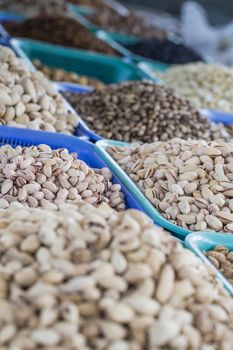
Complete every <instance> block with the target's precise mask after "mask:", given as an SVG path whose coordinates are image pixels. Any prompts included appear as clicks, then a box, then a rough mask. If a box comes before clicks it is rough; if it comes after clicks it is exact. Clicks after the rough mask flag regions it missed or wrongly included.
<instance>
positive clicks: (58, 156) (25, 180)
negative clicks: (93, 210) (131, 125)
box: [0, 145, 125, 210]
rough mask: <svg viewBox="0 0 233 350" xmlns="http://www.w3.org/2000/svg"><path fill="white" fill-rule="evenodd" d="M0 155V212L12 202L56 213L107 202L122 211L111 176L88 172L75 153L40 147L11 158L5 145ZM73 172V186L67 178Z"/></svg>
mask: <svg viewBox="0 0 233 350" xmlns="http://www.w3.org/2000/svg"><path fill="white" fill-rule="evenodd" d="M0 154H1V156H2V162H1V165H2V169H0V177H1V179H2V181H1V182H0V192H1V198H0V207H1V208H3V209H5V208H7V207H8V206H9V204H10V202H12V201H18V202H20V203H23V204H24V205H28V206H29V207H38V206H41V207H43V208H45V209H46V208H48V207H49V208H54V209H57V206H59V205H61V204H63V203H65V202H73V201H90V203H92V204H94V205H98V204H100V203H102V202H107V203H109V204H110V206H111V207H114V208H116V209H117V210H124V209H125V203H124V195H123V193H122V192H121V186H120V185H119V184H114V185H113V184H112V182H111V178H112V174H111V172H110V171H109V170H108V169H106V168H103V169H95V170H93V169H91V168H89V167H88V166H87V165H86V164H85V163H84V162H82V161H80V160H78V159H77V158H76V157H77V155H76V154H75V153H71V154H69V152H68V151H67V150H65V149H57V150H51V148H50V147H49V146H47V145H39V146H31V147H24V148H20V149H19V150H18V151H17V152H15V154H14V149H13V148H12V147H11V146H9V145H5V146H2V147H0ZM25 155H26V159H25ZM64 158H65V159H64ZM73 172H75V174H76V175H77V181H75V184H73V181H72V177H70V176H69V174H70V173H73ZM100 173H102V174H103V175H100ZM9 174H13V175H12V176H11V178H12V179H9V178H8V176H9Z"/></svg>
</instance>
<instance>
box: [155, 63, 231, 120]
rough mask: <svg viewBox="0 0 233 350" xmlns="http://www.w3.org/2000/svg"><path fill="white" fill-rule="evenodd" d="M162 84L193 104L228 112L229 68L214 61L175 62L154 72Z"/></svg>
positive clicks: (229, 103) (229, 108)
mask: <svg viewBox="0 0 233 350" xmlns="http://www.w3.org/2000/svg"><path fill="white" fill-rule="evenodd" d="M155 74H156V75H157V76H159V77H160V78H161V79H162V80H164V82H165V84H166V85H167V86H169V87H173V88H175V89H176V90H177V91H178V92H179V93H180V94H181V95H182V96H184V97H185V98H187V99H189V100H190V101H191V102H192V103H193V105H194V106H195V107H196V108H198V109H200V108H209V109H215V110H218V111H222V112H227V113H232V110H233V91H232V85H233V69H232V68H229V67H226V66H222V65H217V64H205V63H194V64H187V65H177V66H174V67H171V68H169V69H168V70H167V71H165V72H163V73H161V72H155Z"/></svg>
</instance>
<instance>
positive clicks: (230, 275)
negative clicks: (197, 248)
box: [206, 245, 233, 284]
mask: <svg viewBox="0 0 233 350" xmlns="http://www.w3.org/2000/svg"><path fill="white" fill-rule="evenodd" d="M206 256H207V258H208V259H209V260H210V261H211V262H212V263H213V265H214V266H215V267H216V269H218V270H219V271H220V272H222V274H223V275H224V276H225V277H226V278H227V279H228V281H229V282H230V283H231V284H233V252H232V251H230V250H229V249H228V247H226V246H224V245H217V246H215V247H214V249H212V250H209V251H208V252H207V253H206Z"/></svg>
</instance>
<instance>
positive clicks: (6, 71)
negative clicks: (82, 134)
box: [0, 46, 79, 134]
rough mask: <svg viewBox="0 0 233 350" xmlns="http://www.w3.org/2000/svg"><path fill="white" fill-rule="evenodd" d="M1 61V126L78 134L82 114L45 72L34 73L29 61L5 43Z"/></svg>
mask: <svg viewBox="0 0 233 350" xmlns="http://www.w3.org/2000/svg"><path fill="white" fill-rule="evenodd" d="M0 62H1V73H0V75H1V81H2V83H1V87H0V105H1V106H2V109H1V111H0V125H9V126H15V127H22V128H28V129H34V130H47V131H50V132H55V131H57V132H62V133H66V134H73V133H74V130H75V128H76V127H77V126H78V122H79V120H78V116H77V115H76V114H74V113H71V112H70V111H69V110H68V107H67V106H66V104H65V102H64V100H63V98H62V96H61V95H60V94H59V93H58V92H57V91H56V89H55V87H54V86H53V84H52V83H50V82H49V81H48V79H47V78H46V77H45V76H44V75H43V74H42V73H41V72H39V71H35V72H30V71H29V69H28V68H27V66H26V64H25V62H24V61H23V60H21V59H20V58H18V57H16V56H15V54H14V52H13V51H12V50H11V49H10V48H7V47H5V46H0ZM48 114H49V118H48Z"/></svg>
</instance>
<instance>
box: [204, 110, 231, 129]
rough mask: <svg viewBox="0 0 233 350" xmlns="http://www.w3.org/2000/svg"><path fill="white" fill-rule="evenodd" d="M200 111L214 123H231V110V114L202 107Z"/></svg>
mask: <svg viewBox="0 0 233 350" xmlns="http://www.w3.org/2000/svg"><path fill="white" fill-rule="evenodd" d="M200 112H201V113H202V114H203V115H205V116H206V117H208V118H209V119H210V120H211V121H212V122H214V123H222V124H224V125H232V124H233V111H232V114H229V113H224V112H218V111H214V110H209V109H202V110H201V111H200Z"/></svg>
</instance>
